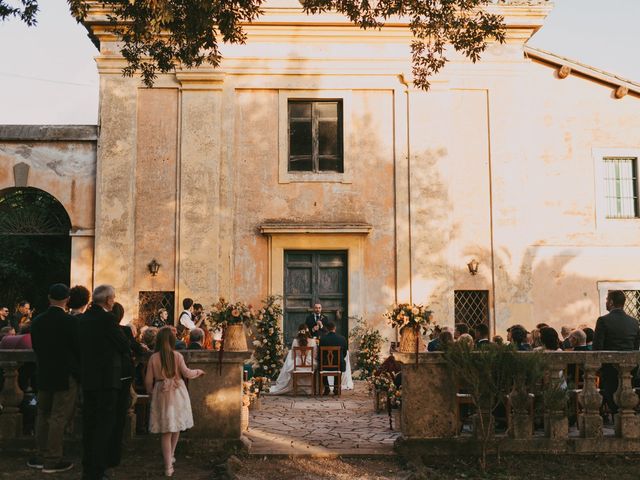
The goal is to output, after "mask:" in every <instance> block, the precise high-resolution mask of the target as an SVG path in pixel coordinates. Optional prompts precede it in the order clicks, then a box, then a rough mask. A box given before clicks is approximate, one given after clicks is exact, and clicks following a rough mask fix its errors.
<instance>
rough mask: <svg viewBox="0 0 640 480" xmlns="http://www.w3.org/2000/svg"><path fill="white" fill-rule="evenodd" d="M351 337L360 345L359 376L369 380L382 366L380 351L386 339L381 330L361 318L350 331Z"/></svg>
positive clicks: (357, 354) (358, 358) (357, 357)
mask: <svg viewBox="0 0 640 480" xmlns="http://www.w3.org/2000/svg"><path fill="white" fill-rule="evenodd" d="M349 337H350V338H351V341H352V342H353V343H355V344H357V345H358V348H357V350H356V370H358V371H359V372H360V376H359V377H358V378H359V379H360V380H368V379H370V378H371V377H372V376H373V374H374V372H375V371H376V370H377V369H378V367H380V353H381V352H382V345H383V344H384V342H385V340H384V338H382V335H381V334H380V331H379V330H376V329H374V328H372V327H371V326H370V325H369V324H367V322H366V321H365V320H363V319H361V318H360V319H358V322H357V323H356V326H355V327H354V328H353V330H351V332H350V333H349Z"/></svg>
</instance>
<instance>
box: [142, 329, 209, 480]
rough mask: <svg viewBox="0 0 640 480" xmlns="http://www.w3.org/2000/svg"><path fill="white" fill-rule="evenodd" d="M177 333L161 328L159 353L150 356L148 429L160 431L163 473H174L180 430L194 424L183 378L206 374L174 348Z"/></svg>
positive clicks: (155, 431) (146, 379) (158, 344)
mask: <svg viewBox="0 0 640 480" xmlns="http://www.w3.org/2000/svg"><path fill="white" fill-rule="evenodd" d="M175 344H176V336H175V333H174V331H173V329H172V328H170V327H163V328H161V329H160V331H159V332H158V338H157V342H156V353H154V354H153V355H151V358H149V364H148V366H147V374H146V377H145V388H146V390H147V393H148V394H149V396H150V397H151V414H150V418H149V431H150V432H151V433H161V434H162V436H161V440H160V443H161V447H162V457H163V459H164V473H165V475H166V476H167V477H171V476H173V464H174V463H175V454H176V445H177V444H178V439H179V438H180V432H181V431H184V430H187V429H188V428H191V427H193V414H192V413H191V400H190V399H189V392H187V387H186V386H185V384H184V378H197V377H200V376H202V375H204V372H203V371H202V370H191V369H190V368H188V367H187V366H186V364H185V362H184V358H183V356H182V355H181V354H179V353H178V352H176V351H175Z"/></svg>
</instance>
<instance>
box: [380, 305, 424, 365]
mask: <svg viewBox="0 0 640 480" xmlns="http://www.w3.org/2000/svg"><path fill="white" fill-rule="evenodd" d="M384 316H385V318H386V319H387V323H388V324H389V325H391V326H392V327H394V328H398V329H399V330H400V345H399V347H398V350H399V351H400V352H404V353H411V352H418V351H423V350H424V347H423V341H422V338H421V335H425V334H427V333H429V332H430V331H431V330H432V329H433V327H434V324H433V321H432V318H433V317H432V313H431V311H430V310H428V309H427V307H426V306H424V305H417V304H412V303H400V304H398V305H394V306H393V307H391V308H390V309H389V310H388V311H387V312H386V313H385V314H384Z"/></svg>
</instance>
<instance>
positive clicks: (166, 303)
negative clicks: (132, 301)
mask: <svg viewBox="0 0 640 480" xmlns="http://www.w3.org/2000/svg"><path fill="white" fill-rule="evenodd" d="M174 306H175V293H174V292H138V321H139V322H140V323H143V322H144V324H145V325H149V324H150V323H151V322H152V320H153V319H154V318H156V317H157V316H158V310H160V309H161V308H164V309H166V310H167V312H169V318H168V319H167V325H173V311H174V308H175V307H174Z"/></svg>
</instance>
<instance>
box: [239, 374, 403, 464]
mask: <svg viewBox="0 0 640 480" xmlns="http://www.w3.org/2000/svg"><path fill="white" fill-rule="evenodd" d="M394 423H395V421H394ZM394 427H396V425H395V424H394ZM399 435H400V431H399V429H397V428H394V430H391V429H390V428H389V417H388V416H387V414H386V413H380V414H376V413H374V411H373V398H372V397H371V396H370V395H369V392H368V391H367V386H366V384H365V383H364V382H360V381H356V382H355V390H351V391H343V392H342V395H341V396H340V397H334V396H333V395H330V396H326V397H324V396H318V397H313V396H295V397H294V396H268V395H267V396H264V397H263V398H262V406H261V409H260V410H252V411H251V414H250V419H249V431H248V432H247V433H246V436H247V437H248V438H249V440H250V441H251V450H250V453H251V454H252V455H267V454H272V455H273V454H278V455H301V454H302V455H354V454H360V455H392V454H393V442H394V441H395V439H396V438H397V437H398V436H399Z"/></svg>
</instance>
